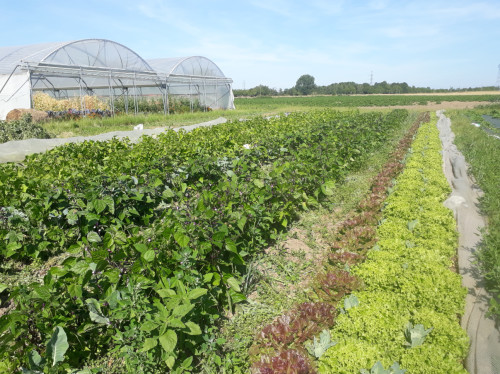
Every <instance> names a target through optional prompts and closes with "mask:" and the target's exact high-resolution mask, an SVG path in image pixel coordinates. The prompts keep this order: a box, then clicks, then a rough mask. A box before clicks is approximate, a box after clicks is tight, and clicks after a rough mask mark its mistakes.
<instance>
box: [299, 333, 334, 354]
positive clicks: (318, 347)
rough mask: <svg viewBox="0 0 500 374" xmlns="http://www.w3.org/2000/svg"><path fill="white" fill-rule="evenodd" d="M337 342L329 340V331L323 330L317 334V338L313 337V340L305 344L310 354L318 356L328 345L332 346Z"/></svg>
mask: <svg viewBox="0 0 500 374" xmlns="http://www.w3.org/2000/svg"><path fill="white" fill-rule="evenodd" d="M335 344H337V342H335V341H332V340H331V336H330V331H329V330H323V331H321V333H320V334H319V339H316V337H314V339H313V341H312V342H311V343H309V344H306V349H307V351H308V352H309V354H310V355H311V356H314V357H316V358H320V357H321V356H323V354H324V353H325V352H326V350H327V349H328V348H330V347H333V346H334V345H335Z"/></svg>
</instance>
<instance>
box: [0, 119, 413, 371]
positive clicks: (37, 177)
mask: <svg viewBox="0 0 500 374" xmlns="http://www.w3.org/2000/svg"><path fill="white" fill-rule="evenodd" d="M406 117H407V112H406V111H404V110H396V111H393V112H391V113H389V114H380V113H370V114H360V113H358V112H343V113H341V112H335V111H321V112H315V113H309V114H295V115H290V116H282V117H280V118H274V119H270V120H265V119H254V120H252V121H247V122H233V123H229V124H224V125H220V126H216V127H213V128H210V129H198V130H196V131H193V132H190V133H185V132H182V131H181V132H178V133H176V132H174V131H169V132H167V133H165V134H162V135H160V136H158V138H156V139H155V138H150V137H146V138H144V139H143V140H142V141H141V142H140V143H138V144H130V143H129V142H127V141H118V140H113V141H110V142H106V143H96V142H85V143H83V144H72V145H68V146H65V147H61V148H57V149H55V150H53V151H51V152H48V153H46V154H42V155H36V156H31V157H29V158H28V159H27V161H26V162H25V164H24V166H23V167H17V166H15V165H12V164H11V165H4V166H2V167H1V168H0V181H3V182H0V183H1V185H0V207H1V208H0V209H1V210H0V220H1V221H0V240H1V242H2V243H4V244H5V245H4V246H2V247H0V256H2V257H4V258H14V259H17V260H22V261H26V262H29V261H30V260H31V259H33V258H41V259H46V258H49V257H50V256H53V255H55V254H59V253H67V258H66V259H65V260H64V261H63V262H62V264H61V265H60V266H57V267H53V268H51V269H50V270H49V271H48V272H47V274H46V275H45V276H44V278H43V282H42V283H40V284H38V283H33V284H28V285H23V284H21V285H19V286H15V287H14V286H12V285H4V286H5V287H2V288H3V292H4V293H8V299H9V300H11V301H12V302H13V303H14V305H15V308H14V310H12V311H11V312H10V313H9V314H8V315H4V316H2V317H0V334H1V335H0V358H3V359H4V360H6V361H9V362H10V363H12V365H22V366H24V367H27V366H29V364H30V363H32V362H31V361H32V360H31V361H30V360H29V359H28V358H29V357H33V356H34V354H33V353H30V352H35V351H36V352H37V354H40V357H41V356H43V351H44V349H45V347H46V344H45V342H46V340H47V339H49V337H50V336H52V335H53V331H54V329H56V328H61V329H63V331H64V332H65V334H66V335H67V342H68V344H69V348H68V349H67V351H66V357H67V360H65V361H64V363H61V362H58V363H57V367H59V368H60V370H66V369H69V368H70V367H72V368H81V367H82V366H83V365H85V363H89V362H101V361H99V360H103V359H104V360H105V361H106V365H108V364H109V362H115V363H116V365H121V367H123V366H124V367H126V368H127V370H128V371H130V372H164V371H166V370H168V369H170V370H172V371H173V372H183V371H185V370H193V369H194V368H195V367H196V365H197V362H198V359H199V357H200V356H202V355H203V354H206V352H204V342H206V341H209V340H210V339H212V338H213V336H214V332H215V329H216V325H215V324H216V322H217V321H218V320H219V318H220V316H221V315H222V314H223V313H225V311H227V310H231V309H232V307H233V305H234V304H235V303H238V302H241V301H244V300H245V290H244V289H241V286H240V282H239V278H240V277H241V275H242V274H244V273H245V271H246V265H245V264H246V261H247V260H248V259H249V258H251V257H252V256H253V255H254V254H255V253H257V252H258V251H260V250H261V249H262V248H263V247H264V246H266V245H268V244H269V242H270V241H272V240H273V239H274V238H275V237H276V234H277V233H278V232H279V231H280V230H283V229H284V228H285V227H286V226H287V225H288V223H289V222H290V221H291V220H293V219H295V218H296V216H297V215H298V212H299V210H300V209H307V208H308V207H309V206H315V205H317V204H318V203H319V202H320V201H321V199H322V198H323V197H325V196H328V195H330V194H331V193H332V192H331V187H332V184H333V183H335V182H337V181H340V180H342V178H343V177H344V175H345V174H346V173H347V172H348V171H349V170H352V169H353V168H356V167H357V166H358V165H359V164H360V162H361V160H362V158H363V155H364V154H365V153H367V152H370V150H371V149H373V148H374V147H377V146H380V144H382V143H383V142H384V140H385V139H386V138H387V136H388V134H389V133H390V132H391V131H392V130H393V129H395V128H397V127H398V126H400V125H401V123H402V121H404V120H405V119H406ZM37 357H38V356H37ZM19 358H20V359H19ZM37 362H40V360H37ZM101 363H102V362H101ZM32 366H33V365H32ZM90 366H92V365H90ZM37 367H38V366H37ZM35 369H36V367H35ZM51 370H52V369H51ZM54 370H55V369H54Z"/></svg>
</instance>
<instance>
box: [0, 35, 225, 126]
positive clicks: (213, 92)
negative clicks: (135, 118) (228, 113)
mask: <svg viewBox="0 0 500 374" xmlns="http://www.w3.org/2000/svg"><path fill="white" fill-rule="evenodd" d="M37 92H44V93H48V94H49V95H50V96H52V97H54V98H57V99H62V98H71V97H79V98H80V108H74V109H79V110H82V111H85V110H86V109H87V108H85V100H84V99H83V98H84V96H85V95H92V96H98V97H101V98H102V97H105V98H107V99H108V101H109V107H110V110H111V112H112V113H114V112H115V100H116V99H118V98H122V99H123V101H124V106H125V112H127V113H128V112H129V111H130V112H132V110H133V112H134V113H135V114H137V113H138V111H139V107H138V101H139V100H140V99H141V98H144V97H151V96H154V97H161V100H162V102H163V112H164V113H165V114H169V100H171V98H172V97H183V98H185V99H189V102H190V109H191V110H193V108H194V105H195V102H198V103H199V104H200V105H202V106H203V107H204V109H205V110H208V109H209V108H212V109H233V108H234V96H233V92H232V79H230V78H227V77H225V76H224V74H223V73H222V71H221V70H220V69H219V67H218V66H217V65H216V64H215V63H214V62H212V61H211V60H209V59H208V58H205V57H202V56H191V57H182V58H164V59H154V60H149V61H146V60H144V59H143V58H142V57H140V56H139V55H138V54H137V53H135V52H134V51H132V50H131V49H129V48H128V47H126V46H124V45H122V44H119V43H116V42H113V41H110V40H106V39H83V40H77V41H72V42H64V43H45V44H36V45H30V46H21V47H0V119H5V117H6V115H7V113H8V112H9V111H10V110H12V109H20V108H32V107H33V95H34V94H35V93H37ZM130 107H132V108H130Z"/></svg>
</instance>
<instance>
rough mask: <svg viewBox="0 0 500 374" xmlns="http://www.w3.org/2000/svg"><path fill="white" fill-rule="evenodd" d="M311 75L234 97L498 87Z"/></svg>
mask: <svg viewBox="0 0 500 374" xmlns="http://www.w3.org/2000/svg"><path fill="white" fill-rule="evenodd" d="M314 80H315V78H314V77H313V76H312V75H309V74H304V75H302V76H300V77H299V79H297V82H296V83H295V86H293V87H291V88H285V89H281V88H280V89H275V88H270V87H268V86H266V85H262V84H261V85H258V86H256V87H253V88H249V89H233V93H234V96H235V97H242V96H250V97H256V96H302V95H356V94H357V95H361V94H362V95H369V94H403V93H439V92H462V91H495V90H497V89H498V87H495V86H488V87H475V88H472V87H469V88H453V87H450V88H438V89H434V88H430V87H415V86H410V85H408V83H406V82H402V83H387V82H386V81H383V82H376V83H374V84H370V83H355V82H339V83H331V84H329V85H327V86H318V85H316V84H315V82H314Z"/></svg>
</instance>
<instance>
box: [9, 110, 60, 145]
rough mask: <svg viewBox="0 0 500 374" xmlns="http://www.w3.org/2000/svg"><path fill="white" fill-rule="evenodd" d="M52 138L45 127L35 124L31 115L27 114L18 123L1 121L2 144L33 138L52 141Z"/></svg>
mask: <svg viewBox="0 0 500 374" xmlns="http://www.w3.org/2000/svg"><path fill="white" fill-rule="evenodd" d="M51 137H52V136H51V135H50V134H49V133H48V132H47V131H46V130H45V129H44V128H43V127H41V126H39V125H37V124H35V123H33V119H32V117H31V114H25V115H24V116H23V117H22V118H21V119H20V120H18V121H10V122H5V121H0V143H5V142H8V141H10V140H23V139H32V138H36V139H50V138H51Z"/></svg>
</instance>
